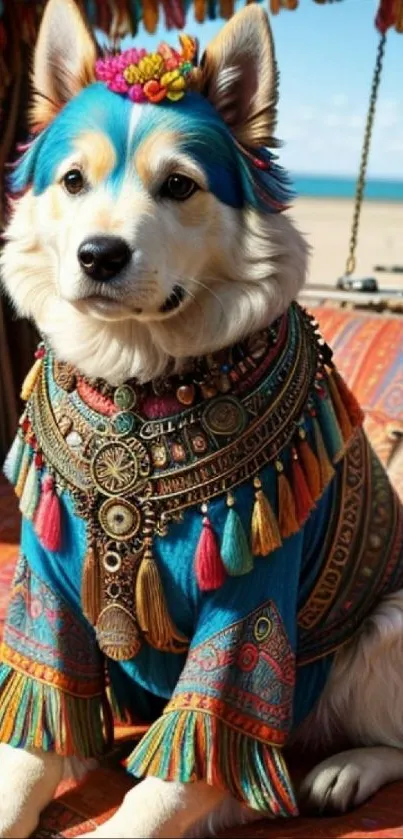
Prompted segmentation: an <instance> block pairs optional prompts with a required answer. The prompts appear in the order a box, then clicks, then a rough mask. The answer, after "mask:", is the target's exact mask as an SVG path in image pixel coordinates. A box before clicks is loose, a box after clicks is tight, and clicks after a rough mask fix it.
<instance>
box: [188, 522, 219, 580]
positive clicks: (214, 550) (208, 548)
mask: <svg viewBox="0 0 403 839" xmlns="http://www.w3.org/2000/svg"><path fill="white" fill-rule="evenodd" d="M195 572H196V579H197V582H198V586H199V589H200V591H214V589H217V588H220V587H221V586H222V584H223V583H224V582H225V578H226V572H225V567H224V564H223V561H222V559H221V556H220V550H219V547H218V542H217V538H216V535H215V533H214V530H213V527H212V524H211V521H210V519H209V518H207V516H205V517H204V518H203V528H202V532H201V536H200V539H199V544H198V546H197V551H196V557H195Z"/></svg>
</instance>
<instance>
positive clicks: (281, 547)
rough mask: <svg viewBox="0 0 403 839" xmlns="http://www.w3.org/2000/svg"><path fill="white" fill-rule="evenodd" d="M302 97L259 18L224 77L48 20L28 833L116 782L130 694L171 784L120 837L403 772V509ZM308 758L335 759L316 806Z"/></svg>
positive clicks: (210, 826) (25, 274)
mask: <svg viewBox="0 0 403 839" xmlns="http://www.w3.org/2000/svg"><path fill="white" fill-rule="evenodd" d="M141 62H143V63H141ZM277 100H278V73H277V68H276V62H275V57H274V48H273V41H272V36H271V32H270V28H269V23H268V19H267V17H266V15H265V13H264V12H263V11H262V10H261V9H260V8H259V7H257V6H254V5H249V6H247V7H246V8H245V9H244V10H243V11H241V12H239V13H238V14H237V15H235V17H234V18H233V19H232V20H231V21H229V22H228V23H226V25H225V26H224V27H223V29H222V31H221V32H220V34H219V35H218V36H217V37H216V38H215V39H214V41H213V42H212V44H211V45H210V46H209V47H208V48H207V50H206V52H205V55H204V57H203V59H202V61H201V62H200V64H199V65H197V63H196V56H195V45H194V43H193V41H192V39H187V38H183V39H182V51H181V52H180V53H178V52H177V51H175V50H172V49H169V48H167V47H166V46H165V45H164V46H163V47H161V48H160V50H159V51H158V53H156V54H153V55H152V56H151V57H150V56H147V55H146V54H145V53H144V52H142V51H137V50H133V51H131V53H130V55H127V54H122V56H121V57H119V56H114V55H109V56H104V58H99V57H98V55H97V48H96V45H95V42H94V40H93V37H92V35H91V33H90V32H89V30H88V29H87V27H86V25H85V22H84V20H83V18H82V16H81V13H80V11H79V9H78V7H77V6H76V4H75V3H74V2H73V0H49V2H48V5H47V7H46V9H45V12H44V17H43V21H42V24H41V29H40V34H39V39H38V43H37V47H36V51H35V58H34V70H33V98H32V104H31V110H30V119H31V126H32V130H33V139H32V142H31V143H30V146H29V148H28V150H27V151H26V153H25V154H24V155H23V157H22V159H21V160H20V162H19V164H18V166H17V167H16V169H15V172H14V175H13V180H12V189H13V191H14V193H16V195H15V200H14V202H13V208H12V214H11V219H10V223H9V225H8V228H7V231H6V242H5V246H4V249H3V254H2V258H1V259H2V262H1V265H2V279H3V283H4V286H5V289H6V291H7V293H8V294H9V296H10V298H11V299H12V301H13V302H14V305H15V308H16V310H17V312H18V313H19V314H20V315H22V316H26V317H29V318H31V319H32V320H33V321H34V322H35V324H36V326H37V327H38V329H39V331H40V333H41V335H42V336H43V344H41V346H40V348H39V350H38V357H37V360H36V362H35V365H34V368H33V370H32V371H31V373H30V374H29V377H28V379H27V381H26V383H25V385H24V389H23V391H24V397H25V398H26V400H27V409H26V411H25V412H24V415H23V418H22V420H21V424H20V428H19V432H18V435H17V438H16V444H15V447H13V454H12V455H11V454H10V457H9V458H8V463H7V468H6V471H7V474H8V475H9V476H11V479H12V480H13V481H14V483H15V485H16V492H17V495H18V496H19V498H20V503H21V508H22V510H23V514H24V525H23V536H22V548H21V558H20V561H19V564H18V568H17V571H16V578H15V581H14V584H13V589H12V592H11V604H10V611H9V615H8V618H7V622H6V628H5V635H4V640H3V646H2V649H1V656H0V661H1V664H0V741H1V744H0V836H1V837H17V836H18V837H22V836H29V835H30V834H31V833H32V832H33V831H34V830H35V828H36V826H37V824H38V821H39V817H40V813H41V811H42V810H43V809H44V808H45V807H46V806H47V805H48V804H49V802H50V801H51V799H52V797H53V795H54V793H55V791H56V788H57V786H58V784H59V782H60V781H61V780H62V779H63V778H65V777H75V778H81V777H83V775H85V773H86V772H89V771H90V770H91V768H92V767H93V765H94V760H95V758H96V757H97V756H98V755H99V754H101V753H102V750H103V748H104V747H105V744H106V743H107V740H108V736H107V733H106V734H105V732H107V731H108V730H109V729H110V717H111V712H110V703H109V701H107V698H106V693H107V689H108V690H109V688H110V687H111V686H112V687H114V689H115V699H114V702H115V705H114V712H115V714H118V712H119V710H120V711H122V714H123V715H124V714H125V713H131V714H132V715H134V716H136V714H137V716H141V715H142V713H143V710H144V716H145V718H146V719H149V720H151V719H154V720H155V719H156V720H157V721H156V722H154V724H153V725H152V727H151V729H150V731H149V733H148V735H146V738H145V741H144V743H143V744H142V743H140V745H139V747H138V749H137V750H136V752H135V755H134V757H133V758H130V759H129V766H128V768H129V771H131V772H132V773H133V774H134V775H135V776H143V775H145V776H146V777H145V778H144V780H142V781H141V782H140V783H138V784H136V785H133V789H132V790H131V791H130V792H129V793H128V794H127V795H126V797H125V799H124V801H123V802H122V805H121V807H120V808H119V809H118V811H117V812H116V814H115V815H114V816H112V818H111V819H109V820H108V821H107V822H106V824H104V825H103V826H101V827H99V828H98V829H97V830H96V831H95V832H94V833H93V834H91V835H92V836H96V837H101V836H109V837H127V838H128V839H129V837H133V839H134V837H145V836H147V837H165V836H197V835H203V836H206V835H213V834H214V833H215V832H217V831H219V830H222V829H224V828H225V827H231V826H235V825H238V824H241V823H247V822H251V821H253V820H254V819H256V818H260V817H261V816H262V815H265V814H266V815H270V816H273V815H275V816H276V815H278V816H280V815H284V816H287V815H296V813H297V812H298V810H297V800H298V801H300V802H305V804H306V805H308V806H309V807H310V808H311V809H312V810H314V811H316V812H319V813H329V812H340V813H341V812H344V811H346V810H347V809H348V808H349V807H351V806H357V805H359V804H360V803H361V802H363V801H364V800H365V799H366V798H367V797H368V796H370V795H372V794H373V793H374V792H375V791H376V790H378V789H379V788H380V787H381V786H382V785H383V784H387V783H389V782H391V781H394V780H397V779H400V778H403V733H402V732H403V725H402V721H401V719H400V717H401V708H402V707H403V701H402V700H403V678H402V666H401V665H402V661H403V640H402V639H403V588H402V586H403V583H401V581H400V576H399V575H400V574H401V571H402V566H403V556H402V544H403V541H402V512H401V508H399V505H398V502H397V499H396V497H395V495H394V494H393V491H392V489H391V487H390V485H389V483H388V480H387V477H386V475H385V473H384V472H383V471H382V469H381V467H380V466H379V464H378V462H377V461H376V459H375V458H374V456H373V455H372V454H371V452H370V449H369V446H368V443H367V442H366V440H365V437H364V435H363V432H362V431H361V430H360V422H361V418H360V412H359V409H358V407H357V406H356V405H355V404H354V400H353V397H352V396H351V394H349V393H348V391H347V389H346V388H345V386H344V387H343V383H342V381H341V379H340V377H339V376H338V374H337V371H336V370H335V369H334V367H333V362H332V359H331V353H330V351H329V349H328V348H327V347H326V345H324V344H323V342H322V341H321V340H320V338H318V335H317V325H316V324H314V323H312V319H310V318H309V316H308V315H307V314H306V313H305V312H303V310H301V309H300V307H298V305H297V304H295V303H294V301H295V300H296V298H297V296H298V293H299V291H300V289H301V287H302V285H303V283H304V279H305V274H306V269H307V259H308V248H307V245H306V243H305V241H304V239H303V237H302V236H301V235H300V233H299V232H298V231H297V230H296V228H295V226H294V225H293V223H292V221H291V220H290V218H289V217H288V215H286V214H284V213H283V212H281V210H282V209H284V208H285V207H286V205H287V201H288V185H287V180H286V177H285V175H284V173H283V172H282V170H281V169H280V168H279V167H278V165H277V162H276V159H275V157H274V155H273V153H272V151H270V150H271V149H275V148H276V146H277V145H278V143H277V142H276V139H275V126H276V109H277ZM256 336H257V337H256ZM233 348H235V350H234V349H233ZM195 359H196V360H197V362H195V361H194V360H195ZM270 359H273V360H272V361H270ZM287 359H288V361H290V364H291V368H292V372H290V369H291V368H289V367H288V366H286V364H288V361H287ZM269 362H270V363H269ZM291 362H292V363H291ZM281 365H283V367H281ZM280 367H281V370H280V374H279V378H278V382H277V385H278V392H277V391H275V392H274V393H273V392H272V391H271V390H270V387H269V384H268V383H270V382H271V381H272V378H270V377H273V376H274V375H277V372H276V371H278V370H279V369H280ZM281 371H283V372H281ZM276 381H277V380H276ZM133 382H134V383H135V385H133ZM172 382H174V389H173V390H172V387H171V383H172ZM245 382H247V388H246V385H245ZM128 383H129V384H128ZM262 383H263V384H262ZM277 385H276V387H277ZM308 385H309V387H310V386H311V385H312V388H313V390H312V392H311V391H309V394H308V391H306V388H307V387H308ZM136 388H137V390H136ZM245 388H246V390H245ZM305 391H306V393H305ZM280 392H281V393H280ZM301 393H305V396H304V399H305V401H304V403H303V406H301V405H300V400H301ZM281 394H286V396H284V399H283V396H282V395H281ZM280 396H281V398H280ZM136 399H137V402H136ZM139 400H140V401H139ZM281 400H283V401H281ZM280 403H281V405H282V408H281V410H282V413H281V417H280V414H279V410H280V409H279V408H277V407H276V405H277V404H280ZM161 406H162V407H161ZM167 406H168V407H169V406H171V407H170V409H169V410H168V408H167ZM172 406H173V407H172ZM298 406H299V407H298ZM179 409H180V410H181V411H182V413H180V414H179V417H180V418H182V419H180V421H176V420H175V417H176V416H177V415H178V410H179ZM308 409H309V410H308ZM276 411H277V413H276ZM298 411H299V413H298ZM142 412H143V420H142V425H141V428H140V431H139V425H138V423H139V416H140V414H141V413H142ZM175 412H176V413H175ZM273 412H274V413H273ZM295 412H297V413H295ZM303 412H305V413H303ZM94 417H95V418H96V420H95V419H94ZM172 417H174V418H173V419H172ZM290 417H291V418H293V423H294V424H293V426H292V429H291V432H290V428H289V422H290ZM301 418H302V419H303V422H304V423H305V425H304V427H303V426H302V425H301V422H302V419H301ZM294 419H295V422H294ZM280 420H281V433H282V434H283V438H282V441H283V442H282V443H281V446H280V443H278V440H279V439H280V438H279V434H280V430H279V429H280V426H279V429H278V433H277V431H276V433H275V429H276V428H277V426H275V423H276V422H277V421H279V422H280ZM95 421H96V427H95V426H94V427H93V423H95ZM175 423H176V425H175ZM270 423H271V425H270ZM90 426H91V433H89V427H90ZM174 432H175V433H174ZM276 434H277V436H276ZM326 434H328V437H326ZM270 435H271V442H269V439H268V438H269V436H270ZM284 435H285V436H284ZM287 435H288V436H287ZM295 435H296V436H295ZM122 441H123V442H122ZM125 441H126V442H125ZM273 441H274V442H273ZM277 443H278V447H277V449H276V445H277ZM332 445H333V449H332ZM270 446H271V448H270ZM273 446H274V449H276V450H274V449H273ZM284 447H285V448H284ZM283 451H286V454H285V455H284V460H282V456H283ZM190 453H191V454H190ZM77 464H78V465H77ZM169 464H171V466H169ZM172 464H173V465H172ZM212 464H216V466H217V464H219V467H220V468H218V466H217V468H216V467H214V468H216V472H215V473H213V466H212ZM168 467H169V468H168ZM80 470H81V471H80ZM164 470H165V471H164ZM169 470H170V471H169ZM196 475H197V479H196V477H195V476H196ZM287 475H288V477H287ZM290 475H292V476H293V477H292V479H291V478H290ZM228 476H229V477H228ZM40 481H41V483H40ZM192 481H193V483H192ZM293 481H294V483H293ZM246 484H247V486H246ZM71 487H74V489H73V490H71V493H70V496H71V497H69V500H66V497H65V496H66V493H67V495H68V494H69V491H70V488H71ZM124 487H126V489H127V492H126V490H125V492H126V494H125V492H123V489H124ZM275 487H277V489H276V492H278V507H277V513H276V503H277V502H276V500H275V496H274V495H273V493H274V488H275ZM276 497H277V496H276ZM175 498H176V499H178V498H179V502H178V503H176V502H174V501H173V500H172V499H175ZM72 499H73V500H72ZM74 504H75V505H76V507H75V508H74V509H73V507H74ZM273 511H274V512H273ZM83 521H86V522H87V525H88V531H87V533H86V531H85V528H84V525H83ZM249 525H250V526H251V528H252V536H251V539H252V542H251V543H250V541H249V539H248V537H247V535H246V534H245V529H247V528H248V527H249ZM199 538H200V541H199V543H198V546H196V542H197V540H198V539H199ZM136 540H137V541H136ZM329 540H330V541H332V540H333V541H332V544H330V541H329ZM365 540H367V542H368V548H367V549H365V546H366V544H367V542H366V541H365ZM218 542H220V545H218ZM250 544H251V545H252V554H253V556H251V549H250ZM84 545H85V548H84V547H83V546H84ZM166 545H168V548H166V547H164V546H166ZM84 554H85V559H84V558H83V557H84ZM168 554H169V556H168ZM171 554H172V556H171ZM193 554H195V557H196V559H195V563H196V564H195V566H193V565H192V562H193V559H192V557H193ZM157 555H158V556H159V559H158V561H157V560H156V556H157ZM303 556H306V557H307V559H306V560H303ZM330 559H331V563H333V565H332V567H330V566H331V563H330ZM319 560H320V562H319ZM304 562H305V565H304ZM79 563H82V564H79ZM301 563H302V565H301ZM318 563H319V566H320V567H319V566H318ZM317 566H318V567H317ZM325 566H326V567H325ZM193 567H194V569H195V570H194V572H193V571H192V568H193ZM301 569H302V571H301ZM313 569H314V570H315V573H316V574H317V575H318V574H319V578H318V579H317V578H315V579H316V582H317V585H316V586H315V585H314V583H313V582H312V579H311V578H310V574H311V575H312V573H313ZM318 569H319V570H318ZM325 572H326V573H325ZM133 574H136V575H137V576H136V577H135V578H134V577H133ZM285 574H286V575H287V576H286V577H285V576H283V575H285ZM247 575H248V576H247ZM304 575H305V576H304ZM81 576H82V578H83V582H82V588H81V590H79V588H77V587H76V586H75V582H76V578H77V577H80V578H81ZM195 579H196V581H195ZM133 580H134V584H135V607H133V605H132V600H133V584H132V583H133ZM298 580H299V583H298ZM301 580H302V582H301ZM111 581H112V582H111ZM114 581H115V582H114ZM116 581H117V582H116ZM161 581H162V582H161ZM357 581H358V582H357ZM355 582H357V586H356V588H354V585H355ZM297 584H298V585H299V587H300V588H299V590H298V586H297ZM353 584H354V585H353ZM304 587H305V588H304ZM76 588H77V590H76ZM100 588H101V590H100ZM352 588H354V598H355V600H354V598H353V600H354V603H353V605H351V603H352V600H351V598H350V594H351V590H352ZM302 589H303V590H302ZM77 592H78V593H77ZM363 592H364V595H365V596H364V595H363ZM80 596H81V601H80ZM164 596H165V600H164ZM125 598H126V599H125ZM130 598H131V599H130ZM337 598H338V600H337ZM360 598H361V599H360ZM190 600H191V601H192V602H191V604H190V605H189V603H190ZM350 600H351V602H350ZM166 601H168V612H169V614H168V613H167V609H166V607H167V602H166ZM194 604H196V605H194ZM133 609H134V610H135V611H133ZM332 609H333V611H332ZM192 610H193V611H192ZM195 615H196V617H195ZM332 616H333V617H332ZM287 621H288V623H287ZM332 621H333V622H332ZM93 626H95V627H96V633H95V634H94V631H93ZM332 633H333V634H332ZM297 635H298V637H297ZM333 635H334V637H333ZM189 636H191V638H192V639H193V640H192V644H191V648H190V651H188V648H189ZM100 651H102V654H103V658H102V656H101V653H100ZM150 651H151V652H150ZM105 661H107V666H108V670H109V676H108V679H109V682H110V684H109V687H108V686H107V685H106V684H105V681H104V663H105ZM318 661H319V666H318V667H316V665H317V662H318ZM100 662H101V663H100ZM297 666H298V672H297V670H296V668H297ZM315 668H316V669H315ZM320 668H322V670H321V669H320ZM319 671H320V672H319ZM322 671H323V672H322ZM321 673H322V675H321ZM164 680H165V681H164ZM313 685H314V690H313V687H312V686H313ZM295 691H296V692H295ZM312 691H313V693H312ZM172 692H173V693H174V695H173V698H172V699H171V694H172ZM311 694H312V695H311ZM111 701H112V700H111ZM167 701H168V707H167V709H166V710H164V705H165V704H166V702H167ZM346 742H347V743H348V744H349V749H348V750H347V751H341V752H340V751H337V750H338V748H339V747H340V744H341V743H343V744H344V743H346ZM289 744H291V745H292V744H294V745H295V746H296V747H298V748H304V747H308V748H309V749H310V750H313V748H314V747H317V746H318V747H323V746H325V747H326V748H327V750H328V752H329V753H331V755H332V756H331V757H329V758H327V759H326V760H325V761H322V762H320V763H318V765H317V766H316V768H314V769H313V770H312V771H311V772H310V773H309V774H308V775H307V777H306V778H305V779H304V781H303V782H302V785H301V787H300V788H299V790H297V794H296V797H295V794H294V789H293V785H292V783H291V781H290V779H289V776H288V773H287V769H286V766H285V764H284V761H283V758H282V752H281V749H282V746H284V745H289ZM296 799H297V800H296Z"/></svg>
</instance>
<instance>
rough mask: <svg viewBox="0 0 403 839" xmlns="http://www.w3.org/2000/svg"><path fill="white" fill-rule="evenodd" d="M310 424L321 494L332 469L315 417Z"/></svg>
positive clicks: (330, 478)
mask: <svg viewBox="0 0 403 839" xmlns="http://www.w3.org/2000/svg"><path fill="white" fill-rule="evenodd" d="M312 424H313V432H314V435H315V446H316V455H317V458H318V462H319V470H320V484H321V492H323V490H324V489H325V488H326V487H327V485H328V484H329V483H330V481H331V480H332V478H333V476H334V468H333V466H332V464H331V462H330V460H329V457H328V454H327V451H326V446H325V444H324V441H323V437H322V432H321V430H320V426H319V423H318V420H317V419H316V417H312Z"/></svg>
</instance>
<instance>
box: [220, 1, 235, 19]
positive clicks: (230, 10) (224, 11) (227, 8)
mask: <svg viewBox="0 0 403 839" xmlns="http://www.w3.org/2000/svg"><path fill="white" fill-rule="evenodd" d="M233 14H234V0H220V15H221V17H223V18H225V20H229V18H231V17H232V15H233Z"/></svg>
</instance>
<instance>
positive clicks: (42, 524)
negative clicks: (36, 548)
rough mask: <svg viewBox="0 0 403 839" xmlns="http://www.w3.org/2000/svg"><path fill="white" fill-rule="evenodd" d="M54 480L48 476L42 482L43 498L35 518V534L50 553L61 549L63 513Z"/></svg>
mask: <svg viewBox="0 0 403 839" xmlns="http://www.w3.org/2000/svg"><path fill="white" fill-rule="evenodd" d="M54 485H55V484H54V480H53V478H51V477H50V475H47V476H46V478H44V479H43V481H42V491H41V498H40V501H39V505H38V511H37V514H36V517H35V532H36V534H37V536H38V538H39V540H40V542H41V544H42V545H43V547H44V548H46V550H48V551H58V550H59V549H60V547H61V541H62V539H61V535H62V528H61V511H60V502H59V498H58V495H57V493H56V492H55V491H54Z"/></svg>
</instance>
